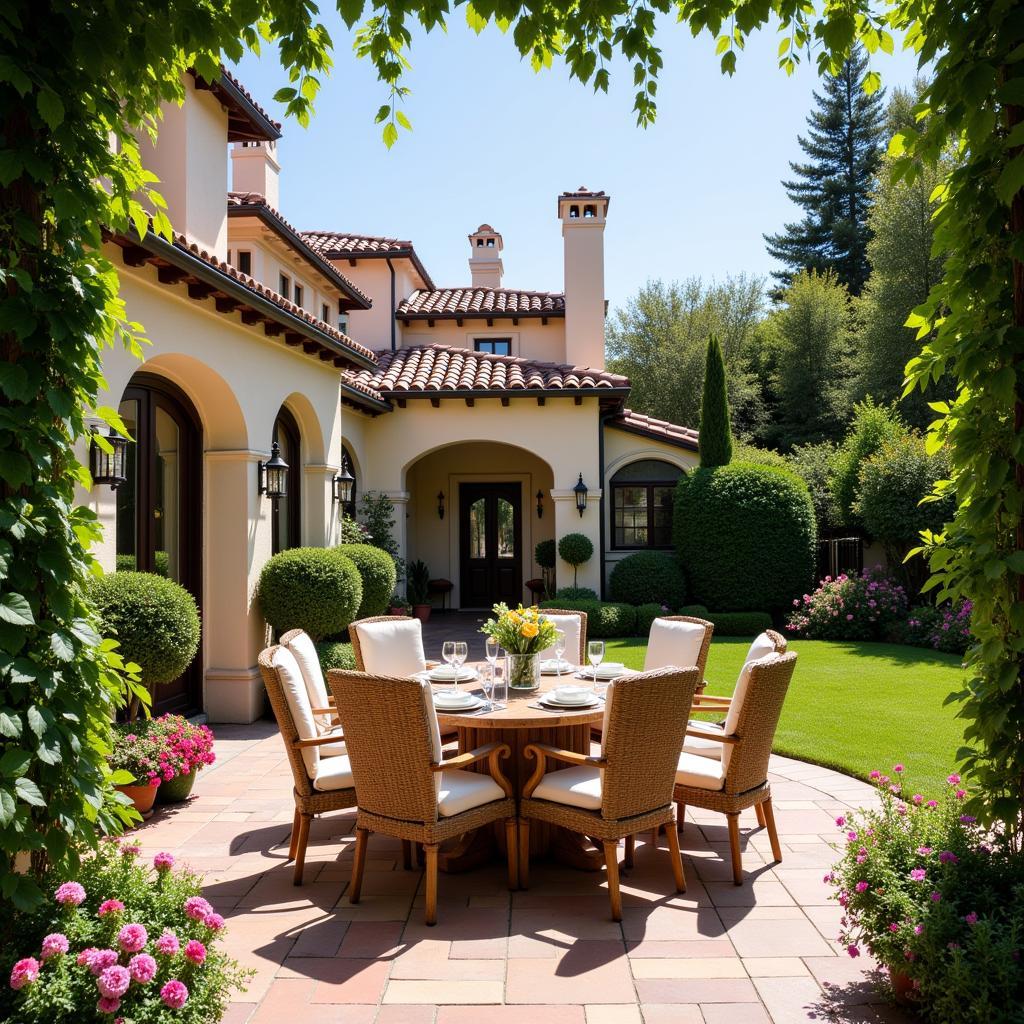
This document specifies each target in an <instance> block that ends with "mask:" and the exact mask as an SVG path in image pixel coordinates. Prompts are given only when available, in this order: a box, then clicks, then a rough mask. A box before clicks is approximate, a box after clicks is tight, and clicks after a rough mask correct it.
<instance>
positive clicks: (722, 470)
mask: <svg viewBox="0 0 1024 1024" xmlns="http://www.w3.org/2000/svg"><path fill="white" fill-rule="evenodd" d="M673 519H674V526H673V531H674V539H675V545H676V551H677V553H678V554H679V558H680V561H681V562H682V565H683V570H684V572H685V573H686V578H687V582H688V584H689V590H690V591H691V592H692V595H693V597H694V598H695V599H696V601H697V602H698V603H700V604H704V605H707V606H708V607H709V608H726V609H729V610H730V611H765V610H767V611H775V610H776V609H781V608H784V607H786V606H788V605H789V604H790V602H791V601H792V600H793V598H794V596H795V595H797V594H801V593H803V592H804V591H805V590H806V589H807V588H808V587H809V585H810V583H811V579H812V578H813V575H814V565H815V560H816V557H817V531H816V528H815V522H814V507H813V505H812V504H811V498H810V495H809V494H808V493H807V487H806V485H805V484H804V482H803V481H802V480H801V479H800V478H799V477H797V476H795V475H794V474H793V473H791V472H789V471H788V470H783V469H775V468H771V467H768V466H753V465H750V464H749V463H742V462H733V463H731V464H730V465H728V466H719V467H718V468H716V469H697V470H694V471H693V472H692V473H689V474H687V475H686V476H683V477H682V478H680V480H679V483H678V484H677V485H676V495H675V515H674V517H673Z"/></svg>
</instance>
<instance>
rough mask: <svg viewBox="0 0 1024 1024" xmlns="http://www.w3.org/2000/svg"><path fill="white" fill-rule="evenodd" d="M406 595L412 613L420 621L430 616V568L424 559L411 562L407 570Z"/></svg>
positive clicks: (424, 620)
mask: <svg viewBox="0 0 1024 1024" xmlns="http://www.w3.org/2000/svg"><path fill="white" fill-rule="evenodd" d="M405 592H406V596H407V597H408V598H409V603H410V604H411V605H412V613H413V615H415V616H416V618H417V619H419V620H420V622H426V621H427V620H428V619H429V618H430V568H429V567H428V566H427V563H426V562H424V561H423V560H422V559H417V560H416V561H415V562H410V563H409V565H408V567H407V570H406V585H405Z"/></svg>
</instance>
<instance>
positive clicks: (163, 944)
mask: <svg viewBox="0 0 1024 1024" xmlns="http://www.w3.org/2000/svg"><path fill="white" fill-rule="evenodd" d="M180 948H181V943H179V942H178V936H177V935H175V934H174V932H172V931H171V930H170V929H169V928H165V929H164V932H163V934H162V935H161V936H160V938H159V939H157V940H156V951H157V952H158V953H163V955H164V956H174V954H175V953H177V952H178V950H179V949H180Z"/></svg>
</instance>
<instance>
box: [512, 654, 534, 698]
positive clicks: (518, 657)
mask: <svg viewBox="0 0 1024 1024" xmlns="http://www.w3.org/2000/svg"><path fill="white" fill-rule="evenodd" d="M505 678H506V679H508V689H509V693H510V694H512V693H514V692H516V691H518V692H519V693H529V692H532V691H533V690H539V689H540V655H539V654H512V653H509V654H508V655H507V656H506V668H505Z"/></svg>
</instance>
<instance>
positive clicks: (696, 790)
mask: <svg viewBox="0 0 1024 1024" xmlns="http://www.w3.org/2000/svg"><path fill="white" fill-rule="evenodd" d="M795 665H796V654H795V653H792V652H791V653H789V654H777V653H772V654H769V655H767V656H765V657H764V658H761V659H760V660H759V661H755V662H753V663H752V664H751V665H750V667H749V676H748V679H747V692H746V697H745V699H744V700H743V702H742V705H741V706H740V708H739V712H738V714H737V717H736V723H735V727H732V726H731V724H730V727H729V728H727V729H723V730H722V733H721V734H720V735H715V734H713V733H711V732H710V731H709V730H707V729H703V728H702V727H701V726H699V725H695V724H691V725H690V727H689V728H688V729H687V731H686V735H687V736H694V735H697V736H700V737H701V738H704V739H713V740H714V741H715V742H717V743H720V744H722V745H723V751H722V757H721V759H715V758H711V757H701V756H700V755H699V754H691V753H688V752H687V751H686V750H684V751H683V752H682V753H681V754H680V755H679V764H678V770H677V772H676V785H675V789H674V790H673V796H674V797H675V801H676V808H677V823H678V827H679V828H680V829H682V827H683V820H684V817H685V815H686V808H687V807H700V808H702V809H703V810H707V811H720V812H721V813H722V814H724V815H725V816H726V819H727V821H728V825H729V846H730V850H731V853H732V880H733V882H734V884H736V885H742V884H743V860H742V855H741V852H740V826H739V817H740V812H741V811H745V810H746V809H747V808H748V807H753V808H754V810H755V812H756V813H757V817H758V824H759V825H761V826H762V827H766V828H767V829H768V839H769V841H770V842H771V847H772V856H773V857H774V858H775V861H776V863H778V862H779V861H781V860H782V848H781V847H780V846H779V835H778V832H777V830H776V828H775V814H774V812H773V811H772V788H771V785H770V784H769V782H768V759H769V758H770V757H771V753H772V742H773V741H774V739H775V730H776V728H777V727H778V724H779V716H780V715H781V714H782V705H783V702H784V701H785V699H786V691H787V690H788V689H789V683H790V680H791V679H792V678H793V669H794V667H795Z"/></svg>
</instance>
